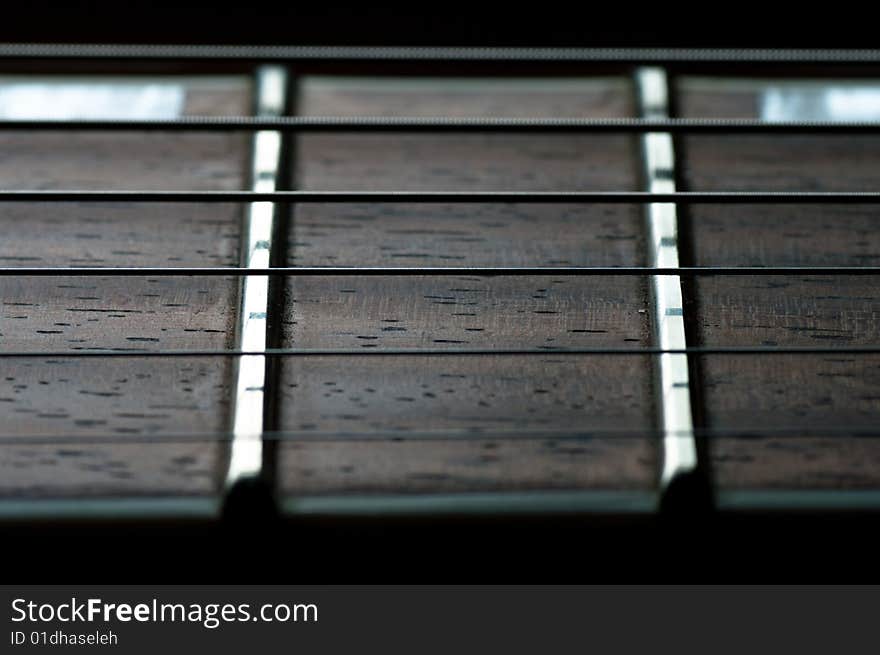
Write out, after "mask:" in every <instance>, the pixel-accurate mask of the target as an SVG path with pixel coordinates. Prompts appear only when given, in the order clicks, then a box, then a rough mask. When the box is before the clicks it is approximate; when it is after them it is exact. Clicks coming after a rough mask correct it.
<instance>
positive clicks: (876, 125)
mask: <svg viewBox="0 0 880 655" xmlns="http://www.w3.org/2000/svg"><path fill="white" fill-rule="evenodd" d="M0 130H19V131H20V130H51V131H102V132H108V131H165V132H167V131H186V132H205V131H206V132H232V131H235V132H240V131H258V130H273V131H280V132H298V131H303V132H442V133H448V132H455V133H462V132H465V133H466V132H479V133H486V132H505V133H523V132H528V133H535V132H538V133H572V132H575V133H577V132H582V133H596V132H600V133H601V132H606V133H640V132H668V133H675V134H682V133H689V134H777V135H778V134H877V133H880V122H877V121H851V122H850V121H773V122H770V121H763V120H760V119H751V118H665V119H645V118H561V117H549V118H507V117H446V116H434V117H428V116H424V117H423V116H283V117H277V118H265V117H257V116H186V117H182V118H175V119H75V120H60V119H6V120H0Z"/></svg>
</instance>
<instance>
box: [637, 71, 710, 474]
mask: <svg viewBox="0 0 880 655" xmlns="http://www.w3.org/2000/svg"><path fill="white" fill-rule="evenodd" d="M635 79H636V86H637V91H638V97H639V108H640V113H641V115H642V116H644V117H645V118H648V119H665V118H667V117H668V115H669V88H668V83H667V76H666V71H664V70H663V69H662V68H640V69H638V70H637V71H636V75H635ZM642 164H643V168H644V177H645V184H646V186H647V190H648V191H650V192H651V193H674V192H675V151H674V149H673V147H672V136H671V135H670V134H669V133H667V132H649V133H647V134H644V135H642ZM645 219H646V222H647V232H648V234H647V236H648V246H649V252H648V256H649V260H650V263H651V265H652V266H656V267H658V268H678V265H679V257H678V215H677V212H676V206H675V204H673V203H651V204H648V205H646V206H645ZM651 297H652V299H653V305H654V307H653V309H654V311H653V320H652V321H651V322H652V324H653V327H654V338H655V340H656V343H657V344H658V345H659V346H660V348H661V349H664V350H667V351H668V350H670V349H683V348H686V347H687V341H686V339H685V331H684V301H683V299H682V293H681V278H680V277H679V276H678V275H655V276H652V277H651ZM655 388H656V396H657V409H658V413H659V417H658V418H659V421H660V425H661V426H662V430H663V433H664V436H663V442H662V443H663V448H662V453H663V464H662V469H661V473H660V484H661V486H663V487H666V486H668V485H669V484H670V483H671V482H672V481H673V480H674V479H675V478H676V477H678V476H682V475H687V474H689V473H692V472H694V471H695V470H696V469H697V446H696V442H695V440H694V433H693V429H694V425H693V412H692V409H691V397H690V381H689V375H688V358H687V355H683V354H671V353H669V352H664V353H663V354H661V355H660V356H659V357H658V358H657V360H656V383H655Z"/></svg>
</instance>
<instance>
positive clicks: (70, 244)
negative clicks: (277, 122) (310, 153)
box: [0, 79, 251, 496]
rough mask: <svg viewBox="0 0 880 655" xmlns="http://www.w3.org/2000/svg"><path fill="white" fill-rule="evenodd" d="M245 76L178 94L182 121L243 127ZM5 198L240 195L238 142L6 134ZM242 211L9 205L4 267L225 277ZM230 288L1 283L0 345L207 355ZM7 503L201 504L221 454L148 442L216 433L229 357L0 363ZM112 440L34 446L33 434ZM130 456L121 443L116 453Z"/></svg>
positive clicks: (222, 326) (242, 169) (242, 163)
mask: <svg viewBox="0 0 880 655" xmlns="http://www.w3.org/2000/svg"><path fill="white" fill-rule="evenodd" d="M250 104H251V99H250V91H249V85H248V84H247V82H246V81H243V80H241V79H239V80H235V79H226V80H222V81H218V82H210V81H203V82H194V83H189V85H188V86H187V94H186V113H189V114H241V113H247V112H248V111H249V108H250ZM0 148H2V149H3V152H4V157H3V158H2V159H0V186H3V187H4V188H23V189H27V188H63V189H73V188H98V189H102V188H119V189H130V188H143V189H241V188H244V186H245V185H246V183H247V175H246V171H247V161H248V156H249V142H248V139H247V137H246V136H245V135H240V134H236V135H230V134H226V135H224V134H195V133H193V134H172V133H150V134H138V133H132V134H128V133H113V134H110V133H104V134H102V133H72V134H71V133H63V134H61V133H48V132H46V133H25V132H14V133H13V132H3V133H2V134H0ZM240 212H241V210H240V207H238V206H235V205H210V206H199V205H196V204H185V205H184V204H179V205H178V204H124V203H120V204H98V203H94V204H88V203H64V204H39V203H27V204H6V205H4V206H3V207H2V208H0V226H2V230H3V232H4V233H5V234H7V235H14V238H6V239H3V240H2V242H0V263H2V264H3V265H5V266H16V265H21V266H70V265H79V266H186V265H194V266H220V265H233V266H234V265H237V263H238V257H239V246H238V239H239V232H240V225H239V224H240V220H241V213H240ZM237 285H238V282H237V280H236V279H235V278H195V277H189V278H140V277H87V278H71V277H65V276H59V277H47V278H27V277H22V278H16V277H3V278H2V280H0V296H2V322H0V343H2V345H3V348H5V349H8V350H18V351H37V352H39V351H41V350H71V351H76V350H84V349H85V350H102V349H135V350H161V349H174V348H204V349H219V348H227V347H231V346H232V335H233V330H234V325H235V312H236V303H237V295H238V292H237V289H238V286H237ZM2 368H3V374H2V378H0V414H2V417H3V421H2V422H3V426H2V432H3V435H4V436H13V435H14V436H18V437H22V436H32V437H34V438H35V440H36V441H37V442H38V443H39V445H37V443H35V445H26V444H20V445H9V444H4V445H3V446H2V447H0V479H2V483H0V493H2V494H3V495H5V496H96V495H97V496H106V495H142V494H146V495H178V494H194V493H197V494H206V493H211V492H213V490H215V489H216V487H217V484H218V480H219V477H218V473H219V472H220V469H221V468H222V466H223V457H224V452H225V447H224V446H223V445H222V443H218V442H217V441H216V440H214V441H212V440H205V441H202V442H193V441H190V442H183V443H169V442H167V440H161V441H159V442H156V443H149V442H148V441H147V440H146V438H147V437H149V436H150V435H159V436H161V435H165V436H166V437H167V436H169V435H175V434H178V435H181V434H182V435H191V434H193V433H196V434H202V433H205V434H215V433H221V434H222V433H226V432H228V418H227V409H228V404H229V395H230V372H231V361H230V360H226V359H196V360H191V361H187V360H183V359H149V360H147V359H143V360H102V359H89V360H74V359H63V358H62V359H56V360H43V359H40V358H35V359H23V360H18V359H16V360H4V362H3V367H2ZM92 436H100V437H102V438H106V437H110V438H116V439H118V443H114V444H111V445H108V444H106V443H101V444H94V443H92V444H89V443H88V442H87V441H86V442H85V443H82V444H74V445H70V444H67V443H63V442H61V443H58V444H45V443H44V440H43V439H42V437H57V438H59V439H62V440H63V439H66V438H69V437H83V438H88V437H92ZM127 439H129V440H132V439H133V440H135V441H136V442H137V443H126V440H127Z"/></svg>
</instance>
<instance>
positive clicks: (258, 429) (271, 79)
mask: <svg viewBox="0 0 880 655" xmlns="http://www.w3.org/2000/svg"><path fill="white" fill-rule="evenodd" d="M286 88H287V75H286V71H285V70H284V69H283V68H281V67H278V66H263V67H261V68H260V69H259V70H258V72H257V84H256V89H257V97H256V105H257V111H256V113H257V115H259V116H280V115H282V114H283V113H284V108H285V95H286ZM280 160H281V133H280V132H269V131H260V132H257V133H256V134H255V135H254V144H253V169H252V188H253V191H255V192H257V193H271V192H274V191H275V189H276V186H277V184H278V179H277V178H278V169H279V165H280ZM274 213H275V205H274V204H273V203H271V202H254V203H251V204H250V205H249V206H248V208H247V212H246V215H245V218H244V223H243V229H242V265H243V267H245V268H247V269H256V270H259V269H265V268H268V267H269V264H270V258H271V251H272V237H273V233H274ZM268 312H269V277H268V276H264V275H250V276H247V277H243V278H242V285H241V303H240V306H239V317H238V329H237V333H236V347H237V348H240V349H241V350H243V351H249V352H252V353H253V352H257V353H262V352H264V351H265V350H266V346H267V329H268V328H267V316H268ZM233 380H234V382H233V389H234V392H233V393H234V395H233V403H232V433H233V439H232V443H231V444H230V450H229V464H228V469H227V472H226V486H227V488H231V487H232V486H233V485H234V484H236V483H237V482H239V481H241V480H243V479H247V478H259V477H260V475H261V474H262V466H263V448H262V433H263V407H264V399H265V382H266V357H265V356H264V355H262V354H256V355H255V354H249V355H243V356H241V357H240V358H239V359H238V360H237V362H236V368H235V372H234V376H233Z"/></svg>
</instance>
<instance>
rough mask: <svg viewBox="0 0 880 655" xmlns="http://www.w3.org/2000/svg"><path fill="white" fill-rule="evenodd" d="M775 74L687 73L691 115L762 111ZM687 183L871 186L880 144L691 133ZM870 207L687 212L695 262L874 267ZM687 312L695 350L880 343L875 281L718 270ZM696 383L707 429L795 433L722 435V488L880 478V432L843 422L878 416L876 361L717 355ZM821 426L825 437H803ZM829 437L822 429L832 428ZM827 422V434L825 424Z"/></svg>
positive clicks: (683, 162) (846, 483) (703, 364)
mask: <svg viewBox="0 0 880 655" xmlns="http://www.w3.org/2000/svg"><path fill="white" fill-rule="evenodd" d="M773 85H774V82H773V81H762V82H759V81H754V82H749V81H738V82H736V83H735V84H731V85H730V86H729V87H728V88H725V87H724V83H723V82H721V81H713V82H706V81H703V80H688V79H685V80H683V82H682V84H681V86H680V94H679V98H678V100H679V105H680V108H681V111H682V115H684V116H688V117H698V116H699V117H709V118H713V117H741V118H746V117H756V116H757V115H758V108H759V106H760V93H761V92H762V90H763V89H766V88H768V87H770V86H773ZM678 146H679V152H678V154H679V165H680V167H681V170H682V173H683V179H684V182H685V185H686V187H687V188H688V189H695V190H696V189H699V190H704V189H705V190H791V191H795V190H801V191H814V190H873V189H876V188H877V184H878V182H880V147H878V146H880V140H878V139H877V138H875V137H866V136H858V137H842V136H822V137H819V136H784V137H769V136H735V137H734V136H699V137H698V136H691V137H687V138H683V139H680V140H679V142H678ZM877 220H878V213H877V210H876V208H874V207H870V206H857V205H856V206H847V207H842V206H835V205H812V206H806V205H805V206H766V205H765V206H749V205H730V206H720V205H719V206H711V205H694V206H692V207H690V208H688V209H687V210H686V213H685V221H686V225H687V226H688V230H687V232H686V234H685V241H686V243H687V244H688V248H687V249H686V257H688V258H689V261H688V260H687V259H686V260H685V261H684V262H683V263H685V264H692V265H698V266H715V265H718V266H739V265H743V266H748V265H751V266H774V265H778V266H786V265H812V266H836V265H848V266H867V265H876V263H877V258H878V256H880V255H878V253H880V231H878V230H877ZM690 289H691V290H692V291H693V296H692V297H691V298H690V299H689V300H690V302H689V304H688V306H687V307H686V310H685V313H686V315H687V316H688V317H689V319H690V321H691V329H692V334H693V336H694V337H695V339H696V345H707V346H711V345H718V346H721V345H780V346H794V345H798V346H809V345H816V346H835V345H841V346H846V345H860V344H861V345H867V344H877V343H878V342H880V294H878V292H877V289H878V287H877V283H876V280H875V279H874V278H873V277H865V276H849V277H847V276H839V275H838V276H835V275H829V276H823V277H798V276H788V277H786V276H778V277H777V276H772V277H766V276H762V277H760V278H759V277H749V276H744V277H738V276H737V277H717V278H712V277H707V278H700V279H698V280H695V281H694V282H693V284H692V286H691V287H690ZM698 370H699V372H700V376H699V379H698V380H697V383H698V384H699V388H700V390H701V397H702V399H703V406H702V408H701V409H702V415H703V417H704V421H705V426H706V427H708V428H710V429H711V428H719V429H746V430H752V429H758V430H760V429H761V428H763V427H769V428H772V429H783V428H784V429H792V430H793V433H792V434H790V435H787V436H774V437H771V436H768V437H765V438H761V439H720V438H715V439H713V440H712V441H711V447H710V452H711V454H712V464H713V467H714V473H715V477H716V479H717V483H718V485H719V487H720V488H721V489H734V488H802V489H828V488H834V489H849V488H865V487H875V488H876V487H877V486H878V485H880V467H878V466H877V462H878V461H880V440H878V439H876V438H859V439H856V438H852V437H847V436H845V435H840V434H839V432H836V431H839V430H845V429H847V428H850V429H871V428H875V427H876V425H877V422H878V420H880V361H878V358H876V357H873V356H864V355H859V356H826V355H799V356H773V357H760V358H759V357H755V356H749V357H746V356H736V357H733V356H706V357H701V358H700V361H699V367H698ZM798 428H800V429H802V430H803V431H805V432H807V431H810V434H815V437H807V436H805V435H804V434H798V433H797V429H798ZM826 428H827V429H828V430H829V434H827V435H823V434H821V430H822V429H826ZM816 430H819V431H820V432H819V433H818V434H816V433H815V431H816Z"/></svg>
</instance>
